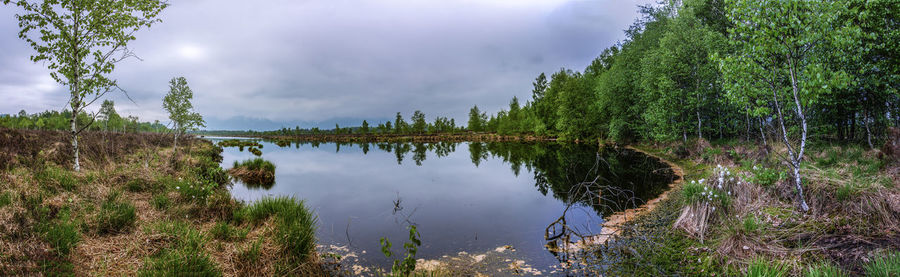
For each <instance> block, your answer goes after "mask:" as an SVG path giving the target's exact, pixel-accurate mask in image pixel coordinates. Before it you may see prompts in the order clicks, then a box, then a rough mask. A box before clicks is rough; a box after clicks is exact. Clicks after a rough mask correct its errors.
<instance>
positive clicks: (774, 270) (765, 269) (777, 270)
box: [747, 258, 790, 277]
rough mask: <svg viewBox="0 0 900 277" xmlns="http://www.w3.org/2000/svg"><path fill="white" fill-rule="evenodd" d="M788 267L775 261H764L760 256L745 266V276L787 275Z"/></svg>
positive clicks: (769, 276)
mask: <svg viewBox="0 0 900 277" xmlns="http://www.w3.org/2000/svg"><path fill="white" fill-rule="evenodd" d="M789 275H790V271H789V269H788V268H787V267H786V266H784V265H782V264H780V263H777V262H770V261H766V260H764V259H762V258H758V259H756V260H753V262H751V263H750V266H749V267H748V268H747V277H781V276H789Z"/></svg>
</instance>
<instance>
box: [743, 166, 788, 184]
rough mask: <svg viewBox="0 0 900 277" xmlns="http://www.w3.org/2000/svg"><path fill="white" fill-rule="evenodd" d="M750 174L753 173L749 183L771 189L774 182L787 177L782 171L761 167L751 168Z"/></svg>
mask: <svg viewBox="0 0 900 277" xmlns="http://www.w3.org/2000/svg"><path fill="white" fill-rule="evenodd" d="M750 172H752V173H753V176H752V177H750V182H752V183H754V184H757V185H760V186H763V187H772V186H773V185H775V183H776V182H778V181H780V180H783V179H784V178H786V177H787V174H786V173H785V172H784V171H780V170H777V169H774V168H766V167H762V166H753V168H752V169H751V170H750Z"/></svg>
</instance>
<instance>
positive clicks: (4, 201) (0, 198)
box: [0, 191, 12, 208]
mask: <svg viewBox="0 0 900 277" xmlns="http://www.w3.org/2000/svg"><path fill="white" fill-rule="evenodd" d="M9 204H12V193H10V192H8V191H4V192H3V193H2V194H0V208H3V207H6V206H8V205H9Z"/></svg>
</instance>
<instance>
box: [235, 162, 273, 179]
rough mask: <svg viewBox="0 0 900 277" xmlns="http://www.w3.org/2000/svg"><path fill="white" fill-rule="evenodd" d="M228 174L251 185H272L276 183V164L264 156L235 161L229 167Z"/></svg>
mask: <svg viewBox="0 0 900 277" xmlns="http://www.w3.org/2000/svg"><path fill="white" fill-rule="evenodd" d="M228 174H231V175H232V176H234V177H237V178H240V179H241V181H243V182H244V183H247V184H251V185H272V184H273V183H275V165H274V164H272V163H271V162H269V161H266V160H264V159H262V158H254V159H249V160H245V161H241V162H238V161H234V165H232V167H231V168H230V169H228Z"/></svg>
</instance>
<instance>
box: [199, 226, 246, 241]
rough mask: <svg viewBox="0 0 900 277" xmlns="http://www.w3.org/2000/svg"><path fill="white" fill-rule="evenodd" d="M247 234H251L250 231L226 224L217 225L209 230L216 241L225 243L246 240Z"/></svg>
mask: <svg viewBox="0 0 900 277" xmlns="http://www.w3.org/2000/svg"><path fill="white" fill-rule="evenodd" d="M247 233H249V230H245V229H241V228H236V227H233V226H231V225H229V224H228V223H226V222H219V223H216V225H215V226H213V227H212V229H210V230H209V234H210V236H212V237H213V238H214V239H217V240H223V241H239V240H244V239H246V238H247Z"/></svg>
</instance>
